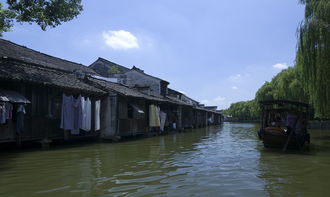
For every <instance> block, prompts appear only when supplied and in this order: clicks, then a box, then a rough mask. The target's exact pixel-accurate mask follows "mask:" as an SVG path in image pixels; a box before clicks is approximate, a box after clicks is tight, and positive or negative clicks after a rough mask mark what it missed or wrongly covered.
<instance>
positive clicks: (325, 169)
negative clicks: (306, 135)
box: [259, 130, 330, 197]
mask: <svg viewBox="0 0 330 197" xmlns="http://www.w3.org/2000/svg"><path fill="white" fill-rule="evenodd" d="M311 134H312V136H311V137H312V138H311V142H312V144H311V146H310V150H309V151H291V152H288V153H286V154H282V153H281V152H279V151H276V150H265V149H263V150H261V151H260V153H261V154H260V165H259V169H260V172H261V173H260V175H259V177H260V178H262V179H263V180H264V181H265V191H267V192H268V195H269V196H299V197H301V196H325V195H326V193H328V192H329V191H330V188H329V183H328V180H329V178H330V172H329V167H330V157H329V156H330V152H329V151H330V146H329V145H330V144H327V143H325V142H324V141H327V140H325V139H327V138H328V137H329V136H330V132H329V131H317V130H314V131H312V132H311Z"/></svg>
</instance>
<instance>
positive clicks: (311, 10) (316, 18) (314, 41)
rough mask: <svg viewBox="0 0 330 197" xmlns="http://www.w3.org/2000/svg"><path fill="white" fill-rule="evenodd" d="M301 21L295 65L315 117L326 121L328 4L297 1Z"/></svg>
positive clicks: (329, 87) (329, 108)
mask: <svg viewBox="0 0 330 197" xmlns="http://www.w3.org/2000/svg"><path fill="white" fill-rule="evenodd" d="M301 3H303V4H305V6H306V8H305V20H304V21H303V22H302V24H301V25H300V27H299V43H298V52H297V58H296V61H297V65H298V67H299V69H300V70H301V73H302V79H303V80H302V81H303V84H304V87H305V89H306V90H307V91H308V93H309V96H310V100H309V101H310V103H311V104H312V106H313V107H314V109H315V115H316V116H317V117H320V118H330V104H329V101H330V77H329V76H330V1H329V0H301Z"/></svg>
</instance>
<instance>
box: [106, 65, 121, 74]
mask: <svg viewBox="0 0 330 197" xmlns="http://www.w3.org/2000/svg"><path fill="white" fill-rule="evenodd" d="M108 73H109V74H118V73H120V71H119V68H118V66H111V67H110V68H109V70H108Z"/></svg>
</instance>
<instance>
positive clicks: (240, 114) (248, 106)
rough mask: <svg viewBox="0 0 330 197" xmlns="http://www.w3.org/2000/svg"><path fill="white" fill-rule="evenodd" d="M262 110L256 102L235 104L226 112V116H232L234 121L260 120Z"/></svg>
mask: <svg viewBox="0 0 330 197" xmlns="http://www.w3.org/2000/svg"><path fill="white" fill-rule="evenodd" d="M259 111H260V108H259V106H258V104H257V102H256V101H255V100H250V101H241V102H237V103H233V104H231V105H230V107H229V108H228V109H226V110H224V114H225V115H226V116H231V117H232V119H233V120H237V121H239V120H246V121H249V120H259V116H260V115H259V114H260V112H259Z"/></svg>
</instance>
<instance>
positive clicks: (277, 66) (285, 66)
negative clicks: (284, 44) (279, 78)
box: [273, 63, 289, 70]
mask: <svg viewBox="0 0 330 197" xmlns="http://www.w3.org/2000/svg"><path fill="white" fill-rule="evenodd" d="M288 67H289V66H288V65H287V64H286V63H277V64H274V65H273V68H275V69H279V70H283V69H287V68H288Z"/></svg>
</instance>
